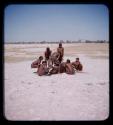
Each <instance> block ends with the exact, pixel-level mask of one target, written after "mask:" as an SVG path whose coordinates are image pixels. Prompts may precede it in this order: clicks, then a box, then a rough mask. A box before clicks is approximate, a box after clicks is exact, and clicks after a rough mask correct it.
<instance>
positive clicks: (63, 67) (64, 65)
mask: <svg viewBox="0 0 113 125" xmlns="http://www.w3.org/2000/svg"><path fill="white" fill-rule="evenodd" d="M65 72H66V62H62V63H60V65H59V73H65Z"/></svg>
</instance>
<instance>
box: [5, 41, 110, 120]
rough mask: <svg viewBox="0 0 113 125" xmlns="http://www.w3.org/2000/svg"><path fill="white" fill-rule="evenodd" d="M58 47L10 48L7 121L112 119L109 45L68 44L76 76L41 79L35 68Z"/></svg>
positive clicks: (7, 55)
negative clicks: (77, 60) (48, 51)
mask: <svg viewBox="0 0 113 125" xmlns="http://www.w3.org/2000/svg"><path fill="white" fill-rule="evenodd" d="M48 46H49V47H50V49H51V50H52V51H56V48H57V47H58V44H36V45H35V44H5V45H4V57H5V58H4V59H5V60H4V115H5V117H6V119H8V120H105V119H106V118H108V116H109V44H108V43H76V44H63V47H64V50H65V51H64V54H65V55H64V61H65V60H66V59H68V58H69V59H70V60H71V61H74V60H75V58H76V57H79V58H80V61H81V63H82V64H83V71H82V72H76V73H75V74H74V75H67V74H65V73H63V74H56V75H51V76H38V75H37V74H36V73H34V72H36V70H37V69H31V67H30V66H31V63H32V61H34V60H35V59H36V58H37V57H38V56H40V55H43V54H44V51H45V49H46V47H48Z"/></svg>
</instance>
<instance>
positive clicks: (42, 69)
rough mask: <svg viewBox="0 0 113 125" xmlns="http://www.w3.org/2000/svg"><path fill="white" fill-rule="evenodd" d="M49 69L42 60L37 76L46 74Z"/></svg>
mask: <svg viewBox="0 0 113 125" xmlns="http://www.w3.org/2000/svg"><path fill="white" fill-rule="evenodd" d="M48 71H49V69H48V68H47V62H46V61H43V62H42V64H41V65H40V66H39V68H38V70H37V73H38V75H39V76H42V75H46V74H48Z"/></svg>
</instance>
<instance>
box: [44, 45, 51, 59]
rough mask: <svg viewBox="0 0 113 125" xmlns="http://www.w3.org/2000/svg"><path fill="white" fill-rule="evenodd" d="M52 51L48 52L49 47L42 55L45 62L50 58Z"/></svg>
mask: <svg viewBox="0 0 113 125" xmlns="http://www.w3.org/2000/svg"><path fill="white" fill-rule="evenodd" d="M51 53H52V51H51V50H50V48H49V47H47V48H46V51H45V53H44V56H45V60H46V61H47V60H48V59H49V57H50V56H51Z"/></svg>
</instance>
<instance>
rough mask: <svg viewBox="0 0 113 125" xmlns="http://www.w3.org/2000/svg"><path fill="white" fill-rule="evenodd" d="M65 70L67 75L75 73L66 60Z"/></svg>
mask: <svg viewBox="0 0 113 125" xmlns="http://www.w3.org/2000/svg"><path fill="white" fill-rule="evenodd" d="M65 68H66V73H67V74H74V73H75V70H74V68H73V66H72V64H71V62H70V60H69V59H67V61H66V66H65Z"/></svg>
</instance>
